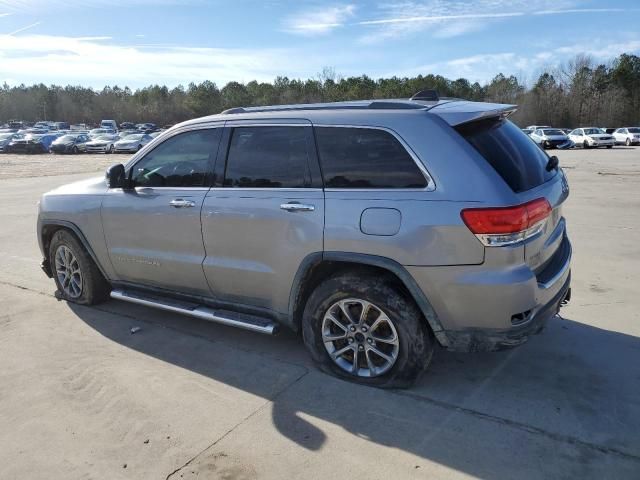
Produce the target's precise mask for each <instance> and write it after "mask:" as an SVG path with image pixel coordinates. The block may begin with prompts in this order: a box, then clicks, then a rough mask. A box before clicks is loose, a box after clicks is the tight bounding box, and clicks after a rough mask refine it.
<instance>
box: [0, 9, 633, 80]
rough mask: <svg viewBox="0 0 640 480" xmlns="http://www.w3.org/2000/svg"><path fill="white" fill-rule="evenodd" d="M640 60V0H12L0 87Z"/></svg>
mask: <svg viewBox="0 0 640 480" xmlns="http://www.w3.org/2000/svg"><path fill="white" fill-rule="evenodd" d="M622 52H629V53H636V54H640V1H638V0H620V1H616V2H607V1H603V0H600V1H591V0H477V1H462V0H453V1H445V0H420V1H403V0H379V1H366V2H364V1H361V2H356V1H351V2H348V1H347V2H340V1H338V2H331V1H314V0H299V1H295V2H294V1H290V2H287V1H278V0H263V1H253V0H236V1H223V0H209V1H204V0H181V1H178V0H124V1H121V0H67V1H64V2H58V1H55V0H0V81H6V82H8V83H9V84H18V83H26V84H31V83H36V82H38V83H39V82H44V83H46V84H50V83H55V84H62V85H66V84H74V85H86V86H93V87H101V86H103V85H105V84H110V85H115V84H117V85H120V86H124V85H128V86H130V87H134V88H135V87H141V86H145V85H149V84H155V83H158V84H166V85H169V86H175V85H177V84H184V85H186V84H188V83H189V82H192V81H194V82H200V81H203V80H212V81H214V82H216V83H217V84H218V85H220V86H222V85H224V84H225V83H226V82H228V81H231V80H237V81H240V82H248V81H250V80H254V79H256V80H259V81H272V80H273V79H274V78H275V77H276V76H278V75H284V76H288V77H290V78H310V77H317V76H318V74H319V73H320V72H321V71H322V70H323V68H324V67H330V68H333V69H334V71H335V72H336V73H337V74H338V75H342V76H350V75H360V74H367V75H370V76H372V77H374V78H379V77H389V76H393V75H397V76H414V75H417V74H420V73H422V74H428V73H434V74H441V75H444V76H447V77H449V78H452V79H456V78H460V77H465V78H468V79H470V80H471V81H479V82H481V83H483V82H486V81H488V80H490V79H491V78H492V77H493V76H494V75H495V74H496V73H498V72H503V73H505V74H515V75H517V76H518V77H519V78H520V79H522V80H523V81H525V82H531V81H532V79H535V78H536V77H537V75H538V74H539V73H540V72H541V70H542V69H543V68H545V67H548V66H555V65H557V64H560V63H562V62H566V61H567V60H568V59H570V58H571V57H573V56H575V55H576V54H578V53H584V54H587V55H590V56H592V57H593V58H594V60H596V61H602V62H606V61H609V60H610V59H611V58H613V57H615V56H617V55H619V54H620V53H622Z"/></svg>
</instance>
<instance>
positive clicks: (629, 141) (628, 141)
mask: <svg viewBox="0 0 640 480" xmlns="http://www.w3.org/2000/svg"><path fill="white" fill-rule="evenodd" d="M624 144H625V145H626V146H627V147H630V146H631V140H629V139H628V138H627V141H626V142H624Z"/></svg>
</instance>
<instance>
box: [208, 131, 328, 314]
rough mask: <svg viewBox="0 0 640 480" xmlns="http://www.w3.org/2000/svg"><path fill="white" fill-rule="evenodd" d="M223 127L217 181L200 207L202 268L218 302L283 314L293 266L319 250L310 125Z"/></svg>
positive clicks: (320, 215) (320, 207)
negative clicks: (203, 251)
mask: <svg viewBox="0 0 640 480" xmlns="http://www.w3.org/2000/svg"><path fill="white" fill-rule="evenodd" d="M225 130H226V131H225V139H224V140H223V142H222V146H221V148H220V152H221V155H220V157H221V160H222V157H223V156H224V158H225V160H226V161H225V164H224V166H225V168H224V172H222V171H221V172H220V173H221V174H223V176H224V181H223V183H222V185H219V186H214V188H212V189H211V190H210V191H209V193H208V194H207V196H206V198H205V200H204V206H203V209H202V232H203V237H204V245H205V249H206V252H207V255H206V258H205V261H204V264H203V267H204V271H205V274H206V277H207V280H208V282H209V285H211V289H212V291H213V294H214V296H215V298H216V299H217V300H219V301H222V302H226V303H229V304H240V305H248V306H251V307H257V308H261V309H266V310H269V311H272V312H276V313H280V314H286V313H287V309H288V302H289V294H290V292H291V286H292V285H293V282H294V278H295V275H296V272H297V271H298V268H299V267H300V265H301V263H302V262H303V260H304V259H305V257H307V256H308V255H309V254H313V253H320V252H322V249H323V229H324V194H323V189H322V183H321V182H322V180H321V176H320V170H319V167H318V163H317V159H316V156H315V148H314V143H313V132H312V130H311V124H310V123H309V122H306V121H302V122H301V121H296V122H293V121H292V122H287V123H286V124H274V123H273V122H270V123H269V125H259V124H258V125H256V124H254V123H252V122H249V123H247V122H240V123H238V122H227V128H226V129H225ZM223 152H224V155H223ZM221 160H220V161H219V162H218V164H221V163H222V162H221ZM217 173H218V172H216V174H217Z"/></svg>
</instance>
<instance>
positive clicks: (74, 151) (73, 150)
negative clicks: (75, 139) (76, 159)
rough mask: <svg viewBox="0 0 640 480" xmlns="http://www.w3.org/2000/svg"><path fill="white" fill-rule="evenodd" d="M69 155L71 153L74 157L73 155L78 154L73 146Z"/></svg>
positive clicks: (76, 148)
mask: <svg viewBox="0 0 640 480" xmlns="http://www.w3.org/2000/svg"><path fill="white" fill-rule="evenodd" d="M71 153H73V154H74V155H75V154H77V153H78V147H76V146H74V147H73V148H72V149H71Z"/></svg>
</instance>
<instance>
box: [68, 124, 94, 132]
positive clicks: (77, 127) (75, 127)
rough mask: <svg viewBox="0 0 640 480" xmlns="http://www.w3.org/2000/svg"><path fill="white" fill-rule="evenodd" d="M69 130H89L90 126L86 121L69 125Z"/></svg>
mask: <svg viewBox="0 0 640 480" xmlns="http://www.w3.org/2000/svg"><path fill="white" fill-rule="evenodd" d="M69 130H72V131H76V132H88V131H89V130H90V128H89V127H87V124H86V123H76V124H74V125H71V126H70V127H69Z"/></svg>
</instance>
